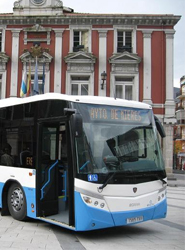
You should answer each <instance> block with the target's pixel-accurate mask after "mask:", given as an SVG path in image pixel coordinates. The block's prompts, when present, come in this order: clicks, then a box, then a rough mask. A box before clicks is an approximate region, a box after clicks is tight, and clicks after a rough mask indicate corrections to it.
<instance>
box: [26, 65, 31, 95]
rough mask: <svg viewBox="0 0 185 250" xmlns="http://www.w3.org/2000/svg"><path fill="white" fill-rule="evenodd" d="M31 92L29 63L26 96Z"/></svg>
mask: <svg viewBox="0 0 185 250" xmlns="http://www.w3.org/2000/svg"><path fill="white" fill-rule="evenodd" d="M30 90H31V62H30V63H29V73H28V79H27V95H26V96H29V95H30Z"/></svg>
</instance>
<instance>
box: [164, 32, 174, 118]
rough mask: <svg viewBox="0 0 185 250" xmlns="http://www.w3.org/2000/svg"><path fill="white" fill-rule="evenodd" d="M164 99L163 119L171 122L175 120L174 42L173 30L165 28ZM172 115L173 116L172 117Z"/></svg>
mask: <svg viewBox="0 0 185 250" xmlns="http://www.w3.org/2000/svg"><path fill="white" fill-rule="evenodd" d="M165 33H166V101H165V120H166V119H167V120H168V121H165V122H167V123H169V119H172V120H173V121H171V122H172V123H174V122H175V102H174V97H173V71H174V67H173V57H174V56H173V53H174V48H173V42H174V34H175V31H174V30H166V31H165ZM173 117H174V118H173Z"/></svg>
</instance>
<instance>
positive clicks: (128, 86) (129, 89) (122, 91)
mask: <svg viewBox="0 0 185 250" xmlns="http://www.w3.org/2000/svg"><path fill="white" fill-rule="evenodd" d="M115 80H116V81H115V94H116V98H121V99H127V100H133V78H129V77H128V78H124V77H116V79H115Z"/></svg>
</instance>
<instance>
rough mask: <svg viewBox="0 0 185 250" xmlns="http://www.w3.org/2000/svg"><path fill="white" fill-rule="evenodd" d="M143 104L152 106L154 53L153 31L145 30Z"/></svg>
mask: <svg viewBox="0 0 185 250" xmlns="http://www.w3.org/2000/svg"><path fill="white" fill-rule="evenodd" d="M142 32H143V50H144V53H143V68H144V73H143V76H144V79H143V81H144V82H143V102H145V103H148V104H152V98H151V89H152V88H151V87H152V53H151V35H152V31H150V30H143V31H142Z"/></svg>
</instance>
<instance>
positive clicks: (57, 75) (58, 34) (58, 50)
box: [54, 29, 64, 93]
mask: <svg viewBox="0 0 185 250" xmlns="http://www.w3.org/2000/svg"><path fill="white" fill-rule="evenodd" d="M54 31H55V68H54V92H55V93H61V84H62V83H61V75H62V35H63V31H64V29H54Z"/></svg>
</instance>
